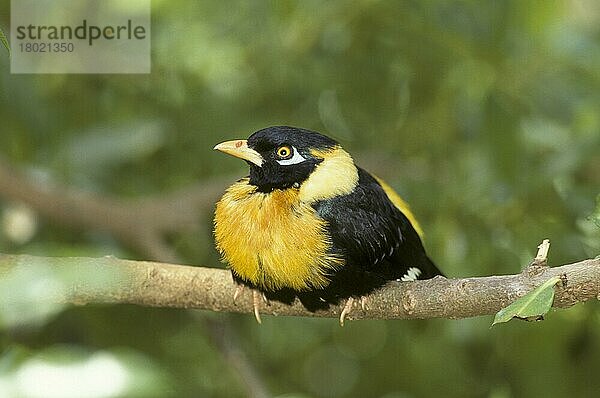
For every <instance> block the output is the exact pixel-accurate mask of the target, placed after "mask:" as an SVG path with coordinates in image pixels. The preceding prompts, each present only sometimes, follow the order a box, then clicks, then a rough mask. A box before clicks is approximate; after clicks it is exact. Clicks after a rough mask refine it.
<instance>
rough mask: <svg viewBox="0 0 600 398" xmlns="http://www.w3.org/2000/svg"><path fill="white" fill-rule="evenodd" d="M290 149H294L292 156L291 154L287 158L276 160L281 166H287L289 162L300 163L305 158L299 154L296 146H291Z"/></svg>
mask: <svg viewBox="0 0 600 398" xmlns="http://www.w3.org/2000/svg"><path fill="white" fill-rule="evenodd" d="M292 151H294V156H292V157H291V158H289V159H284V160H278V161H277V163H279V164H280V165H282V166H289V165H291V164H298V163H302V162H304V161H305V160H306V158H305V157H304V156H302V155H300V152H298V150H297V149H296V148H294V147H292Z"/></svg>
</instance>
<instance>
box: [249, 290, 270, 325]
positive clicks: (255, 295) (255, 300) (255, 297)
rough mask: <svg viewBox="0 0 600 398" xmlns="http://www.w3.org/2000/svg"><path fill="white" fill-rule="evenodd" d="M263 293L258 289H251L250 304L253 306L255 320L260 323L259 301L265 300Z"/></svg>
mask: <svg viewBox="0 0 600 398" xmlns="http://www.w3.org/2000/svg"><path fill="white" fill-rule="evenodd" d="M266 299H267V298H266V297H265V295H264V294H263V293H261V292H259V291H258V290H252V305H253V306H254V317H255V318H256V322H258V323H259V324H262V320H261V319H260V312H259V310H260V301H261V300H266Z"/></svg>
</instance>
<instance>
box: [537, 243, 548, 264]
mask: <svg viewBox="0 0 600 398" xmlns="http://www.w3.org/2000/svg"><path fill="white" fill-rule="evenodd" d="M548 250H550V240H549V239H544V240H543V241H542V243H540V245H539V246H538V252H537V255H536V256H535V259H534V260H537V261H539V262H544V263H545V262H546V261H547V259H548Z"/></svg>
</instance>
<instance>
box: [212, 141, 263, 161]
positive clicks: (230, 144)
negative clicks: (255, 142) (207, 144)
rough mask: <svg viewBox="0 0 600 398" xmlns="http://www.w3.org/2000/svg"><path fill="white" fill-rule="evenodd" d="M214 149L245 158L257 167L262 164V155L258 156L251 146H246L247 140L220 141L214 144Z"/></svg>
mask: <svg viewBox="0 0 600 398" xmlns="http://www.w3.org/2000/svg"><path fill="white" fill-rule="evenodd" d="M214 149H216V150H217V151H221V152H224V153H226V154H228V155H231V156H235V157H236V158H240V159H244V160H247V161H248V162H251V163H254V164H255V165H257V166H259V167H260V166H262V164H263V161H264V159H263V157H262V156H260V153H258V152H256V151H255V150H254V149H252V148H248V141H246V140H233V141H225V142H221V143H220V144H217V145H215V147H214Z"/></svg>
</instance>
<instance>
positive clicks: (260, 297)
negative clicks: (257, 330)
mask: <svg viewBox="0 0 600 398" xmlns="http://www.w3.org/2000/svg"><path fill="white" fill-rule="evenodd" d="M245 287H246V286H244V285H242V284H241V283H240V284H238V285H237V287H236V288H235V291H234V292H233V302H234V303H235V302H236V301H237V299H238V298H239V297H240V295H241V294H242V292H243V291H244V288H245ZM249 289H250V290H251V291H252V307H253V308H254V317H255V318H256V322H258V323H259V324H261V323H262V319H261V318H260V312H259V311H260V303H261V301H264V302H265V303H266V304H269V300H267V296H265V294H264V293H262V292H261V291H259V290H257V289H253V288H249Z"/></svg>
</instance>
